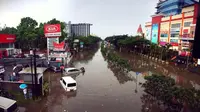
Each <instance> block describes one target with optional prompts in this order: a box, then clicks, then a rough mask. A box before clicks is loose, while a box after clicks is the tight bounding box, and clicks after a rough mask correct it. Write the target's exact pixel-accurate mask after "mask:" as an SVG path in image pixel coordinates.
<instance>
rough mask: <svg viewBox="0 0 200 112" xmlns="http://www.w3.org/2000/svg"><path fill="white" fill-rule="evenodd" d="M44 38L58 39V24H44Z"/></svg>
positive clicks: (59, 32) (59, 27)
mask: <svg viewBox="0 0 200 112" xmlns="http://www.w3.org/2000/svg"><path fill="white" fill-rule="evenodd" d="M44 35H45V37H59V36H61V26H60V24H45V25H44Z"/></svg>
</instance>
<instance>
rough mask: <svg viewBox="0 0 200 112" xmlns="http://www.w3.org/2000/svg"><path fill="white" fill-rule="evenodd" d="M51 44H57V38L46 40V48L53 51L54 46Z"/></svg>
mask: <svg viewBox="0 0 200 112" xmlns="http://www.w3.org/2000/svg"><path fill="white" fill-rule="evenodd" d="M53 42H57V43H58V42H59V39H58V38H47V48H48V49H51V50H53V49H54V45H53Z"/></svg>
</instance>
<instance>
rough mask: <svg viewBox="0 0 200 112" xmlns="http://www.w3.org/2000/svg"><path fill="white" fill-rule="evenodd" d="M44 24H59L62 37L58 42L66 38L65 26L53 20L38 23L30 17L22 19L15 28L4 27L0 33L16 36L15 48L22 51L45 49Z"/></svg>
mask: <svg viewBox="0 0 200 112" xmlns="http://www.w3.org/2000/svg"><path fill="white" fill-rule="evenodd" d="M44 24H61V31H62V36H61V37H60V39H59V40H60V41H63V40H64V38H65V37H67V33H66V32H65V31H64V30H65V28H66V25H67V24H66V23H65V22H63V21H60V20H57V19H55V18H54V19H52V20H49V21H47V22H44V23H38V22H37V21H36V20H34V19H33V18H31V17H24V18H22V19H21V21H20V23H19V25H18V26H17V27H5V28H3V29H2V30H0V33H2V34H14V35H16V43H15V46H16V48H21V49H23V50H28V49H30V48H33V47H37V48H40V49H45V48H46V46H47V42H46V39H47V38H44Z"/></svg>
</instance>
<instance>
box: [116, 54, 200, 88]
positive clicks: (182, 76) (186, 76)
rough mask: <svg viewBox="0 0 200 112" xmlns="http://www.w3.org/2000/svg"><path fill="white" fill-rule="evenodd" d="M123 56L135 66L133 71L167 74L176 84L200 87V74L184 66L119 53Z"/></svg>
mask: <svg viewBox="0 0 200 112" xmlns="http://www.w3.org/2000/svg"><path fill="white" fill-rule="evenodd" d="M119 55H121V56H122V57H124V58H126V59H129V62H130V63H131V65H132V67H133V71H139V72H141V73H144V72H148V71H149V72H151V73H155V74H160V75H165V76H169V77H171V78H173V79H174V80H175V81H176V84H178V85H180V86H183V87H186V88H195V89H200V82H199V80H200V76H199V75H197V74H194V73H191V72H188V71H186V70H185V69H184V68H181V67H176V66H173V65H166V64H162V63H159V62H155V61H152V60H150V59H146V58H142V57H140V56H137V55H130V54H125V53H123V54H122V53H119Z"/></svg>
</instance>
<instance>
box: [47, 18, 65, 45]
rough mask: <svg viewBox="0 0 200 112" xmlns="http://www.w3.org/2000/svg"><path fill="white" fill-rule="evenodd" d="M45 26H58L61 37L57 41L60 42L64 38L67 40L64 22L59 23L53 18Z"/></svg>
mask: <svg viewBox="0 0 200 112" xmlns="http://www.w3.org/2000/svg"><path fill="white" fill-rule="evenodd" d="M47 24H60V25H61V33H62V35H61V37H60V38H59V41H60V42H62V41H63V40H64V39H65V38H67V33H66V32H65V28H66V26H67V24H66V23H65V22H61V21H59V20H56V19H55V18H53V19H52V20H50V21H48V22H47Z"/></svg>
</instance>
